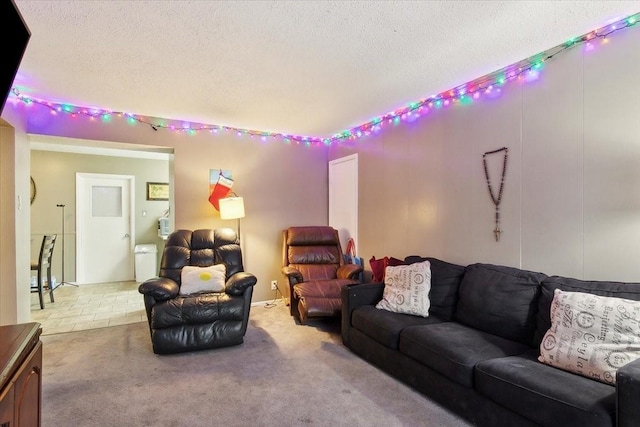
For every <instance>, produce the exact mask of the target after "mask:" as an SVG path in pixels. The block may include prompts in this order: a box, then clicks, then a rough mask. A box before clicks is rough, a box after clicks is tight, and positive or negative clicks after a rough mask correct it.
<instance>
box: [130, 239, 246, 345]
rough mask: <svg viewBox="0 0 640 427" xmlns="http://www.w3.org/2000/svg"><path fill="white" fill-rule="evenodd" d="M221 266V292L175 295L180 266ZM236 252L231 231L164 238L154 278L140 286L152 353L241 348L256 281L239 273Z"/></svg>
mask: <svg viewBox="0 0 640 427" xmlns="http://www.w3.org/2000/svg"><path fill="white" fill-rule="evenodd" d="M215 264H224V265H225V266H226V283H225V286H224V291H222V292H208V291H204V292H198V293H194V294H191V295H180V286H181V273H182V268H183V267H185V266H198V267H209V266H212V265H215ZM243 270H244V268H243V265H242V252H241V250H240V244H239V241H238V238H237V236H236V232H235V231H234V230H233V229H231V228H220V229H216V230H204V229H203V230H195V231H190V230H176V231H174V232H173V233H171V234H170V235H169V237H168V238H167V241H166V244H165V247H164V250H163V253H162V261H161V264H160V273H159V277H156V278H152V279H149V280H146V281H145V282H144V283H142V284H140V286H139V287H138V291H139V292H140V293H141V294H143V295H144V304H145V308H146V311H147V319H148V321H149V329H150V332H151V343H152V345H153V352H154V353H156V354H168V353H180V352H185V351H193V350H204V349H212V348H218V347H226V346H230V345H237V344H241V343H242V342H243V339H244V335H245V332H246V330H247V323H248V321H249V309H250V308H251V295H252V293H253V286H254V285H255V284H256V282H257V279H256V277H255V276H254V275H253V274H250V273H246V272H244V271H243Z"/></svg>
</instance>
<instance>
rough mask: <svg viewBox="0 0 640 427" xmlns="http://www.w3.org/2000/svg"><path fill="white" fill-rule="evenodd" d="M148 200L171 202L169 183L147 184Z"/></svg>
mask: <svg viewBox="0 0 640 427" xmlns="http://www.w3.org/2000/svg"><path fill="white" fill-rule="evenodd" d="M147 200H169V183H168V182H147Z"/></svg>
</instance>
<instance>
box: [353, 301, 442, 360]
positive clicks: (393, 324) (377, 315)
mask: <svg viewBox="0 0 640 427" xmlns="http://www.w3.org/2000/svg"><path fill="white" fill-rule="evenodd" d="M440 322H442V320H440V319H439V318H438V317H437V316H429V317H421V316H412V315H410V314H400V313H394V312H391V311H387V310H382V309H379V308H375V306H373V305H363V306H360V307H358V308H356V309H355V310H353V313H352V314H351V324H352V325H353V328H354V329H357V330H359V331H360V332H362V333H363V334H365V335H366V336H368V337H369V338H372V339H373V340H375V341H377V342H378V343H380V344H382V345H384V346H385V347H389V348H391V349H393V350H397V349H398V342H399V341H400V332H401V331H402V330H403V329H404V328H406V327H408V326H415V325H431V324H434V323H440Z"/></svg>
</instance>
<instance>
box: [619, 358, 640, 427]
mask: <svg viewBox="0 0 640 427" xmlns="http://www.w3.org/2000/svg"><path fill="white" fill-rule="evenodd" d="M639 399H640V359H637V360H635V361H633V362H631V363H628V364H626V365H624V366H623V367H622V368H620V369H618V373H617V374H616V416H617V418H618V422H617V426H618V427H632V426H637V425H638V423H640V405H639V404H638V400H639Z"/></svg>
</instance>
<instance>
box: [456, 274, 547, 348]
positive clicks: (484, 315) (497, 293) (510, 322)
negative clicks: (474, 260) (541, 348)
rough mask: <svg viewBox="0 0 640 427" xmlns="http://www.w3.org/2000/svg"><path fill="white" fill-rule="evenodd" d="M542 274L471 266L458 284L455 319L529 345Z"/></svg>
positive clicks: (534, 321)
mask: <svg viewBox="0 0 640 427" xmlns="http://www.w3.org/2000/svg"><path fill="white" fill-rule="evenodd" d="M546 277H547V275H546V274H544V273H537V272H533V271H526V270H520V269H518V268H512V267H505V266H498V265H492V264H471V265H469V266H467V267H466V269H465V273H464V276H463V278H462V282H461V283H460V291H459V300H458V305H457V307H456V311H455V316H454V318H455V319H456V320H457V321H458V322H460V323H462V324H464V325H467V326H470V327H472V328H475V329H479V330H481V331H485V332H488V333H490V334H493V335H497V336H499V337H502V338H506V339H509V340H512V341H516V342H520V343H523V344H528V345H532V341H533V333H534V331H535V328H536V310H537V307H538V296H539V294H540V285H541V282H542V281H543V280H544V279H545V278H546Z"/></svg>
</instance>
